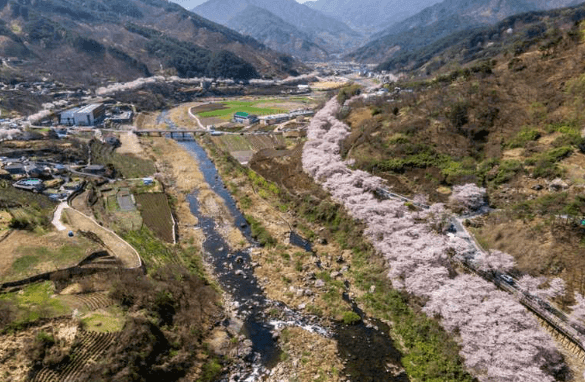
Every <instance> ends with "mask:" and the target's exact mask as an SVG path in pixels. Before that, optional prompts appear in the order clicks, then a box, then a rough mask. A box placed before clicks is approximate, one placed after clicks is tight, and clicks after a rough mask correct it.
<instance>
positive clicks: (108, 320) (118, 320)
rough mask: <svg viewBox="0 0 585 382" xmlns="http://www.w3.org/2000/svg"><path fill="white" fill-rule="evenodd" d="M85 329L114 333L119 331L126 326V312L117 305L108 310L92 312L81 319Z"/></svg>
mask: <svg viewBox="0 0 585 382" xmlns="http://www.w3.org/2000/svg"><path fill="white" fill-rule="evenodd" d="M81 322H83V324H84V325H85V329H86V330H89V331H92V332H100V333H113V332H119V331H121V330H122V328H123V326H124V313H123V312H122V310H121V309H120V308H119V307H117V306H112V307H110V308H108V309H107V310H105V309H104V310H102V311H100V312H99V313H98V312H92V313H90V314H87V315H86V316H85V317H83V318H82V319H81Z"/></svg>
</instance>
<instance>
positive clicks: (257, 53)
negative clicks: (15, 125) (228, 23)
mask: <svg viewBox="0 0 585 382" xmlns="http://www.w3.org/2000/svg"><path fill="white" fill-rule="evenodd" d="M0 55H2V56H4V57H16V58H18V59H19V60H21V61H23V63H22V64H19V65H17V66H13V67H12V69H6V70H4V71H3V72H2V76H3V78H8V79H9V77H15V76H16V77H17V76H24V77H31V78H41V77H51V78H54V79H56V80H60V81H64V82H71V83H80V84H98V83H101V82H104V81H108V80H116V81H128V80H133V79H136V78H138V77H142V76H148V75H150V74H153V73H155V72H159V73H164V74H169V75H179V76H183V77H185V76H218V77H235V78H241V79H247V78H253V77H259V76H261V75H269V76H274V75H280V76H286V75H287V74H290V73H291V72H292V73H296V70H297V69H301V68H302V65H300V64H298V63H294V61H293V60H292V59H291V58H290V57H288V58H287V57H284V55H283V54H281V53H277V52H274V51H272V50H270V49H268V48H267V47H266V46H264V45H263V44H261V43H259V42H258V41H256V40H254V39H253V38H251V37H247V36H243V35H241V34H239V33H237V32H235V31H232V30H230V29H228V28H226V27H224V26H221V25H219V24H216V23H213V22H211V21H209V20H206V19H204V18H202V17H200V16H198V15H196V14H193V13H191V12H189V11H187V10H185V9H183V8H182V7H181V6H179V5H177V4H174V3H169V2H166V1H163V0H125V1H123V0H88V1H86V2H85V3H84V4H83V5H81V4H79V3H77V2H75V1H72V0H44V1H38V0H32V1H31V0H7V1H6V0H4V1H3V2H0Z"/></svg>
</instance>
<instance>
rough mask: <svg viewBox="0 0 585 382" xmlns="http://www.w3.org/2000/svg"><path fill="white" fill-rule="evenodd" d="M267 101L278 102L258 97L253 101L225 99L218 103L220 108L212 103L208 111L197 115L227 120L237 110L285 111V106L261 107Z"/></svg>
mask: <svg viewBox="0 0 585 382" xmlns="http://www.w3.org/2000/svg"><path fill="white" fill-rule="evenodd" d="M267 102H270V103H279V100H266V99H260V100H254V101H226V102H221V103H220V105H223V107H222V108H221V109H218V106H217V105H213V104H212V105H209V107H208V111H202V112H200V113H199V116H201V117H203V118H210V117H216V118H220V119H224V120H229V119H231V118H232V116H233V115H234V114H235V113H236V112H239V111H240V112H245V113H248V114H256V115H269V114H279V113H286V112H287V110H286V109H285V108H276V107H262V104H263V103H267ZM201 110H204V109H201Z"/></svg>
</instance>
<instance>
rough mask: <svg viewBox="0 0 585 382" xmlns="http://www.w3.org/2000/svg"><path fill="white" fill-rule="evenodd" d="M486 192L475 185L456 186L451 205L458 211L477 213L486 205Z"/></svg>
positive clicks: (450, 200) (450, 201)
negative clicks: (476, 211)
mask: <svg viewBox="0 0 585 382" xmlns="http://www.w3.org/2000/svg"><path fill="white" fill-rule="evenodd" d="M485 198H486V190H485V188H481V187H478V186H476V185H475V184H473V183H469V184H465V185H463V186H454V187H453V193H452V194H451V197H450V198H449V203H450V204H451V205H452V206H453V207H454V208H457V209H462V210H464V211H467V212H469V211H475V210H477V209H479V208H480V207H481V206H483V205H484V204H485Z"/></svg>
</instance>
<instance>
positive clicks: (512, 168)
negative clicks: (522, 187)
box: [493, 160, 524, 185]
mask: <svg viewBox="0 0 585 382" xmlns="http://www.w3.org/2000/svg"><path fill="white" fill-rule="evenodd" d="M523 170H524V166H522V163H520V162H519V161H517V160H505V161H502V162H501V163H500V166H499V168H498V172H497V174H496V176H495V177H494V179H493V182H494V183H495V184H496V185H499V184H504V183H507V182H509V181H510V180H512V179H513V178H514V177H515V176H516V174H517V173H519V172H521V171H523Z"/></svg>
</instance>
